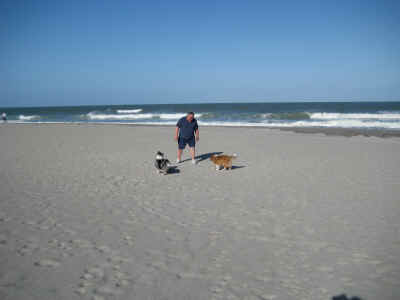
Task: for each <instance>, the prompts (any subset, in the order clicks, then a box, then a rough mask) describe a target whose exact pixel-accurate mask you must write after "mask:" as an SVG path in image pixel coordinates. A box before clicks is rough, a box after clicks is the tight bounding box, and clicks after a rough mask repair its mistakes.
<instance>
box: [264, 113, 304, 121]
mask: <svg viewBox="0 0 400 300" xmlns="http://www.w3.org/2000/svg"><path fill="white" fill-rule="evenodd" d="M262 117H264V118H267V119H273V120H308V119H310V115H309V114H308V113H306V112H292V113H289V112H287V113H285V112H283V113H267V114H262Z"/></svg>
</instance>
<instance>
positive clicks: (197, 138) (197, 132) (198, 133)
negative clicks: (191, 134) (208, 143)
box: [195, 128, 200, 142]
mask: <svg viewBox="0 0 400 300" xmlns="http://www.w3.org/2000/svg"><path fill="white" fill-rule="evenodd" d="M195 134H196V141H197V142H198V141H199V140H200V132H199V128H197V129H196V131H195Z"/></svg>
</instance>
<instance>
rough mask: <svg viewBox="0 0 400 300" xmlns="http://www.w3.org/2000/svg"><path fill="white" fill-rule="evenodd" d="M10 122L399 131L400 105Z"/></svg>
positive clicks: (156, 109) (44, 113) (49, 115)
mask: <svg viewBox="0 0 400 300" xmlns="http://www.w3.org/2000/svg"><path fill="white" fill-rule="evenodd" d="M3 111H4V112H6V113H7V115H8V119H9V121H10V122H19V123H21V122H23V123H76V122H79V123H120V124H142V125H143V124H145V125H174V124H176V121H177V120H178V119H179V118H181V117H183V116H185V114H186V112H187V111H194V112H195V113H196V115H195V117H196V118H197V119H198V122H199V124H201V125H203V126H229V127H231V126H240V127H248V126H254V127H337V128H373V129H382V130H385V129H391V130H392V129H399V130H400V102H329V103H326V102H303V103H298V102H296V103H214V104H211V103H209V104H165V105H105V106H72V107H30V108H4V109H0V112H3Z"/></svg>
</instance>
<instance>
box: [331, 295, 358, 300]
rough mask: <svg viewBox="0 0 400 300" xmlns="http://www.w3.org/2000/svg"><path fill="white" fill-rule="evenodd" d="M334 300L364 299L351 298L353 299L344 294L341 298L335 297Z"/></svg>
mask: <svg viewBox="0 0 400 300" xmlns="http://www.w3.org/2000/svg"><path fill="white" fill-rule="evenodd" d="M332 300H362V299H361V298H359V297H351V298H349V297H347V296H346V294H342V295H339V296H333V297H332Z"/></svg>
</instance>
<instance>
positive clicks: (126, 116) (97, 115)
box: [85, 112, 154, 120]
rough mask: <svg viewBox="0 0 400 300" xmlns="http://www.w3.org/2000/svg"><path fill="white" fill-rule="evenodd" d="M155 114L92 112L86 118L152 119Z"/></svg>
mask: <svg viewBox="0 0 400 300" xmlns="http://www.w3.org/2000/svg"><path fill="white" fill-rule="evenodd" d="M153 116H154V115H153V114H123V115H118V114H100V113H93V112H90V113H88V114H86V115H85V118H87V119H89V120H137V119H150V118H153Z"/></svg>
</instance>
